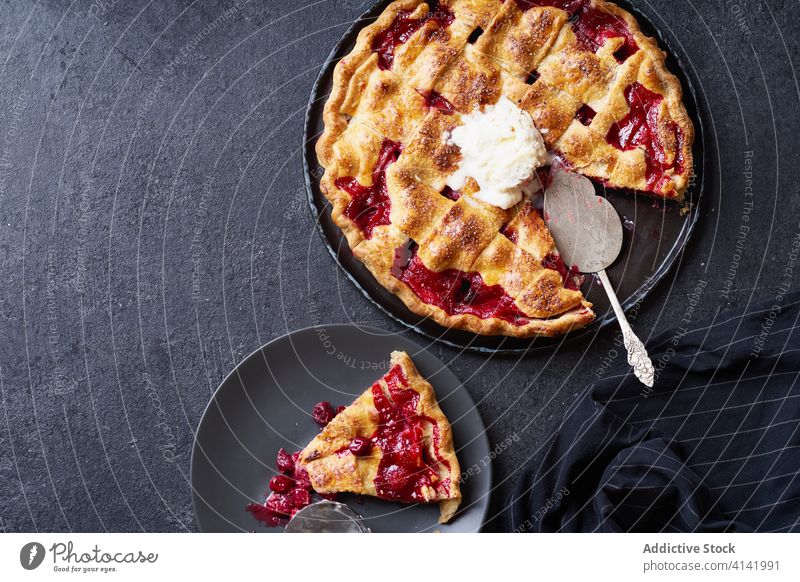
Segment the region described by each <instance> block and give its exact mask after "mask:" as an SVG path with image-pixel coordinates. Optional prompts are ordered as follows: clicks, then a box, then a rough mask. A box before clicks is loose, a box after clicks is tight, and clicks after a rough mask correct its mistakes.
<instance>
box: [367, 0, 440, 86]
mask: <svg viewBox="0 0 800 582" xmlns="http://www.w3.org/2000/svg"><path fill="white" fill-rule="evenodd" d="M428 8H429V11H428V13H427V14H424V15H423V16H422V18H411V17H410V15H409V13H408V12H400V13H399V14H398V15H397V16H395V17H394V20H392V23H391V24H390V25H389V27H388V28H386V29H385V30H382V31H381V32H379V33H378V34H377V35H376V36H375V39H374V40H373V41H372V50H373V52H376V53H378V67H380V69H381V70H383V71H385V70H387V69H391V68H392V65H393V64H394V49H395V47H397V46H400V45H401V44H404V43H406V42H408V39H410V38H411V37H412V36H414V33H415V32H417V31H418V30H419V29H420V28H422V27H423V26H424V25H425V23H426V22H428V21H429V20H432V21H433V22H435V23H436V24H437V25H439V26H440V27H441V28H447V27H448V26H450V25H451V24H452V23H453V20H455V14H453V12H451V11H450V9H449V8H447V6H443V5H442V4H440V3H439V0H429V1H428Z"/></svg>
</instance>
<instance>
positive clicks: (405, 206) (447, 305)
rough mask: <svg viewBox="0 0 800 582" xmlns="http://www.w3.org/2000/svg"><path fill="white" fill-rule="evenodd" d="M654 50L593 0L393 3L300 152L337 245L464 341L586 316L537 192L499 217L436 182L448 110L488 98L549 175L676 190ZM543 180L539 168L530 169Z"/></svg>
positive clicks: (687, 132)
mask: <svg viewBox="0 0 800 582" xmlns="http://www.w3.org/2000/svg"><path fill="white" fill-rule="evenodd" d="M664 59H665V54H664V53H663V52H662V51H661V50H660V49H659V47H658V44H657V43H656V41H655V40H653V39H652V38H649V37H647V36H645V35H644V34H643V33H642V32H641V30H640V28H639V26H638V24H637V22H636V20H635V19H634V18H633V16H631V15H630V14H629V13H628V12H626V11H624V10H622V9H620V8H619V7H617V6H616V5H614V4H612V3H610V2H606V1H603V0H438V1H437V0H429V1H428V2H427V3H426V2H423V1H421V0H397V1H396V2H393V3H391V4H390V5H389V6H388V7H387V8H386V10H385V11H384V12H383V13H382V14H381V15H380V16H379V17H378V19H377V20H376V21H375V22H374V23H373V24H371V25H369V26H367V27H366V28H364V29H363V30H362V31H361V32H360V34H359V35H358V40H357V42H356V46H355V48H354V49H353V51H352V52H351V53H350V54H349V55H347V57H345V58H344V59H342V60H341V62H339V63H338V64H337V66H336V69H335V72H334V84H333V90H332V92H331V95H330V97H329V99H328V101H327V103H326V105H325V113H324V121H325V131H324V132H323V134H322V136H321V137H320V139H319V141H318V143H317V155H318V159H319V161H320V163H321V165H322V166H323V167H324V168H325V174H324V176H323V178H322V180H321V188H322V191H323V192H324V194H325V196H326V197H327V199H328V200H329V201H330V202H331V204H332V216H333V220H334V221H335V222H336V224H337V225H338V226H339V227H340V228H341V229H342V231H343V233H344V234H345V236H346V238H347V240H348V242H349V245H350V248H351V249H352V250H353V253H354V254H355V255H356V257H357V258H359V260H361V261H362V262H363V263H364V264H365V265H366V266H367V268H368V269H369V270H370V271H371V272H372V274H373V275H374V276H375V277H376V279H377V280H378V281H379V282H380V283H381V284H382V285H383V286H384V287H386V288H387V289H388V290H389V291H391V292H393V293H395V294H397V295H398V296H399V297H400V298H401V299H402V300H403V301H404V302H405V304H406V305H407V306H408V307H409V308H410V309H411V310H412V311H414V312H415V313H417V314H419V315H422V316H429V317H432V318H433V319H434V320H435V321H437V322H438V323H440V324H442V325H444V326H445V327H455V328H460V329H465V330H468V331H472V332H474V333H479V334H489V335H501V334H502V335H509V336H517V337H530V336H534V335H547V336H553V335H558V334H561V333H565V332H566V331H568V330H569V329H571V328H575V327H581V326H583V325H586V324H587V323H589V322H591V321H592V320H593V319H594V313H593V312H592V309H591V304H590V303H589V302H587V301H586V300H585V298H584V297H583V295H582V294H581V292H580V290H579V288H578V283H579V280H578V279H577V278H576V276H575V275H576V273H575V271H574V269H571V268H570V267H569V266H568V265H564V263H563V261H561V259H560V257H559V255H558V251H557V249H556V248H555V245H554V242H553V239H552V237H551V236H550V234H549V233H548V231H547V229H546V227H545V224H544V221H543V219H542V216H541V195H539V196H538V197H536V196H534V197H533V198H530V197H528V198H525V199H523V201H522V202H520V203H519V204H517V205H516V206H514V207H512V208H510V209H508V210H501V209H500V208H497V207H495V206H490V205H488V204H486V203H484V202H482V201H480V200H478V199H477V198H475V196H474V194H475V192H476V191H477V189H478V186H477V183H476V182H474V181H473V180H468V181H467V185H466V186H465V187H464V188H463V189H462V190H461V191H453V190H451V189H450V188H448V187H446V185H445V182H446V180H447V178H448V176H450V175H451V174H452V173H453V172H454V171H455V170H456V169H457V167H458V164H459V161H460V159H461V154H460V149H459V148H458V146H456V145H454V144H453V143H451V142H450V141H449V140H448V139H447V138H446V136H447V135H449V133H450V132H451V131H452V130H453V129H454V128H455V127H457V126H458V125H459V124H460V121H461V116H462V114H467V113H470V112H472V111H474V110H476V109H479V108H482V107H485V106H487V105H491V104H494V103H496V102H497V101H498V99H499V98H500V97H501V96H505V97H506V98H508V99H509V100H511V101H512V102H513V103H514V104H516V105H517V106H518V107H519V108H520V109H522V110H524V111H526V112H528V113H529V114H530V116H531V118H532V119H533V121H534V124H535V126H536V128H537V129H538V130H539V131H540V133H541V134H542V137H543V138H544V142H545V145H546V147H547V149H548V150H550V152H551V153H552V154H553V155H554V156H555V158H556V159H559V160H560V161H561V163H563V164H564V165H565V166H566V167H567V168H569V169H571V170H572V171H576V172H579V173H581V174H584V175H586V176H588V177H590V178H593V179H595V180H597V181H600V182H602V183H604V184H605V185H607V186H609V187H615V188H628V189H633V190H638V191H642V192H646V193H649V194H651V195H654V196H661V197H664V198H668V199H677V200H680V199H682V197H683V195H684V192H685V190H686V188H687V185H688V180H689V176H690V175H691V173H692V151H691V147H692V142H693V140H694V129H693V126H692V123H691V121H690V119H689V116H688V115H687V112H686V109H685V107H684V106H683V104H682V93H681V87H680V84H679V82H678V80H677V79H676V78H675V77H674V76H673V75H672V74H671V73H670V72H669V71H668V70H667V68H666V66H665V63H664ZM541 178H542V181H543V182H546V175H542V176H541Z"/></svg>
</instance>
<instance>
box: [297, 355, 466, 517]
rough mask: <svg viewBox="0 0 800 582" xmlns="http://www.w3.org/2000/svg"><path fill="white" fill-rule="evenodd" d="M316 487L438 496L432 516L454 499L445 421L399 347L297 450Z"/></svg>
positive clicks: (457, 493)
mask: <svg viewBox="0 0 800 582" xmlns="http://www.w3.org/2000/svg"><path fill="white" fill-rule="evenodd" d="M297 463H298V464H299V465H300V467H302V468H303V469H305V470H306V471H307V472H308V477H309V479H310V481H311V486H312V487H313V488H314V490H315V491H316V492H317V493H321V494H332V493H357V494H360V495H371V496H374V497H378V498H380V499H386V500H388V501H397V502H401V503H439V509H440V512H441V515H440V518H439V522H440V523H445V522H447V521H449V520H450V519H451V518H452V517H453V515H455V513H456V511H457V510H458V506H459V505H460V503H461V490H460V487H459V480H460V476H461V469H460V468H459V465H458V459H457V458H456V453H455V449H454V447H453V436H452V431H451V429H450V422H449V421H448V420H447V418H446V417H445V416H444V414H443V413H442V411H441V409H440V408H439V404H438V403H437V401H436V395H435V394H434V391H433V388H432V387H431V385H430V384H429V383H428V382H427V381H426V380H425V379H424V378H423V377H422V376H421V375H420V373H419V372H418V371H417V369H416V367H415V366H414V363H413V362H412V361H411V358H410V357H409V356H408V354H406V353H405V352H392V355H391V368H390V369H389V371H388V372H387V373H386V374H385V375H384V376H383V377H382V378H380V379H379V380H378V381H377V382H375V384H373V385H372V386H371V387H370V388H368V389H367V390H366V391H365V392H364V393H363V394H362V395H361V396H359V397H358V398H356V400H355V402H353V403H352V404H351V405H350V406H348V407H347V408H345V409H344V410H343V411H341V412H339V413H338V414H337V415H336V416H335V418H333V420H331V421H330V422H329V423H328V425H327V426H326V427H325V428H324V429H323V430H322V432H320V434H319V435H317V436H316V437H315V438H314V440H312V441H311V442H310V443H309V444H308V446H306V448H305V449H303V450H302V451H301V452H300V456H299V458H298V460H297Z"/></svg>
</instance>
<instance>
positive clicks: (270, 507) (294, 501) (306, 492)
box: [247, 449, 313, 527]
mask: <svg viewBox="0 0 800 582" xmlns="http://www.w3.org/2000/svg"><path fill="white" fill-rule="evenodd" d="M299 456H300V452H299V451H298V452H296V453H293V454H291V455H290V454H289V453H287V452H286V451H285V450H284V449H280V450H279V451H278V455H277V458H276V459H275V464H276V466H277V467H278V470H279V471H280V472H281V473H283V474H282V475H276V476H275V477H273V478H272V479H270V481H269V488H270V490H271V491H272V493H270V495H269V497H267V500H266V501H265V502H264V503H263V504H260V503H250V504H249V505H248V506H247V511H248V512H250V514H251V515H252V516H253V517H254V518H255V519H257V520H258V521H260V522H261V523H262V524H263V525H266V526H268V527H278V526H280V525H283V524H285V523H286V520H287V519H288V518H290V517H292V516H293V515H294V514H295V513H297V512H298V511H300V510H301V509H303V508H304V507H305V506H306V505H309V504H310V503H311V493H312V492H313V489H312V488H311V480H310V479H309V478H308V473H307V472H306V470H305V469H303V468H302V467H300V466H299V465H298V464H297V458H298V457H299Z"/></svg>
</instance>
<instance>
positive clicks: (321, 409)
mask: <svg viewBox="0 0 800 582" xmlns="http://www.w3.org/2000/svg"><path fill="white" fill-rule="evenodd" d="M334 416H336V411H335V410H334V409H333V406H331V403H330V402H317V403H316V404H315V405H314V409H313V410H312V411H311V418H313V419H314V422H316V423H317V424H318V425H320V426H323V427H324V426H327V424H328V423H329V422H330V421H332V420H333V417H334Z"/></svg>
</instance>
